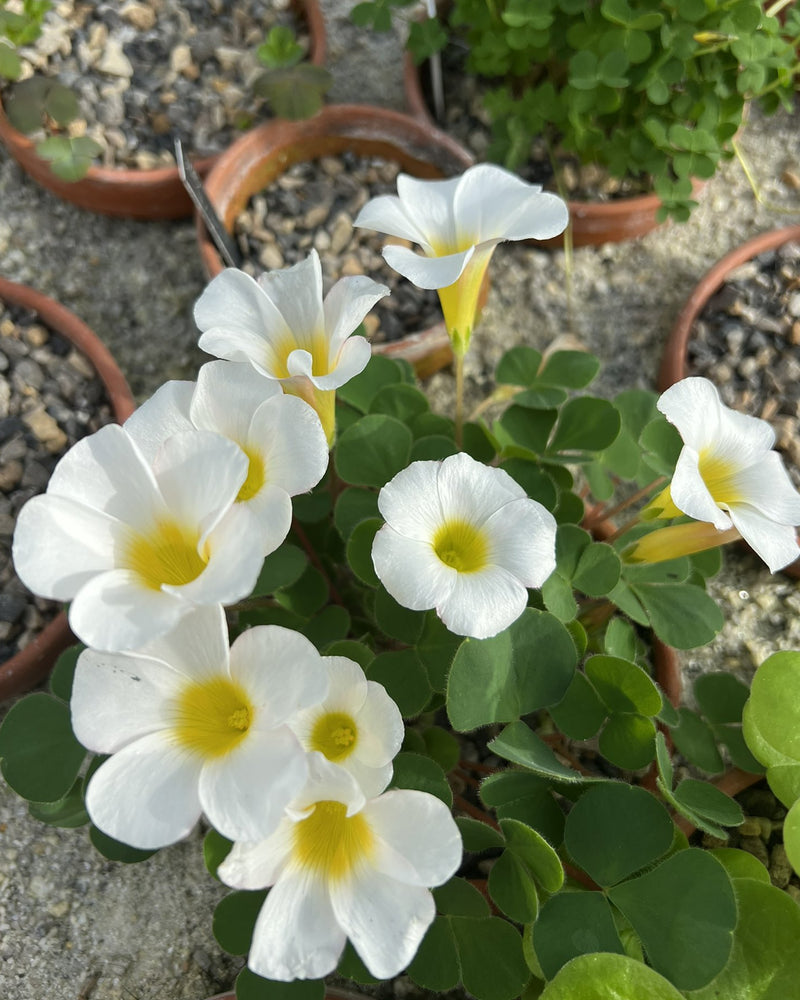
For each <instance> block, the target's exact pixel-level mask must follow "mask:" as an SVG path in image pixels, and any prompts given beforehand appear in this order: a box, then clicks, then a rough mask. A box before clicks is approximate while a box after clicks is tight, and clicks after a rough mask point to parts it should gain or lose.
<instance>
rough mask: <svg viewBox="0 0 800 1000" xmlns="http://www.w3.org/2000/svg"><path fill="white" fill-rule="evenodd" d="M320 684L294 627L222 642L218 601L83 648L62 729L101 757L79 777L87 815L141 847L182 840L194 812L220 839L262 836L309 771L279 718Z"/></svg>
mask: <svg viewBox="0 0 800 1000" xmlns="http://www.w3.org/2000/svg"><path fill="white" fill-rule="evenodd" d="M327 686H328V680H327V674H326V671H325V668H324V666H323V663H322V659H321V657H320V655H319V653H318V652H317V650H316V649H315V648H314V646H313V645H312V644H311V642H309V640H308V639H306V638H305V637H304V636H302V635H300V633H298V632H292V631H291V630H289V629H285V628H281V627H280V626H278V625H262V626H256V627H254V628H252V629H249V630H248V631H246V632H243V633H242V634H241V635H240V636H239V638H238V639H236V641H235V642H234V643H233V645H232V646H231V648H230V650H229V649H228V639H227V629H226V626H225V616H224V613H223V611H222V609H221V608H219V607H216V608H201V609H197V610H195V611H192V612H191V613H190V614H188V615H186V616H185V618H183V620H182V621H181V622H180V623H179V625H178V626H177V627H176V628H175V629H174V630H173V631H172V632H171V633H169V635H167V636H164V637H163V638H162V639H160V640H157V641H155V642H153V643H151V644H149V645H148V646H146V647H145V648H144V649H142V650H140V651H138V652H131V653H117V654H113V653H99V652H96V651H95V650H86V651H85V652H83V653H82V654H81V655H80V657H79V659H78V666H77V669H76V671H75V682H74V686H73V690H72V700H71V708H72V726H73V729H74V731H75V735H76V736H77V737H78V739H79V740H80V742H81V743H82V744H83V745H84V746H85V747H87V748H88V749H89V750H93V751H95V752H96V753H103V754H112V756H111V757H110V758H109V760H107V761H105V762H104V763H103V764H101V766H100V768H99V769H98V770H97V771H96V772H95V774H94V775H93V776H92V778H91V779H90V781H89V786H88V788H87V793H86V808H87V811H88V813H89V815H90V816H91V818H92V821H93V822H94V823H95V825H96V826H98V827H99V828H100V829H101V830H102V831H103V832H104V833H107V834H108V835H109V836H111V837H114V838H115V839H117V840H121V841H123V842H124V843H126V844H131V845H133V846H134V847H139V848H144V849H153V848H158V847H163V846H165V845H166V844H171V843H173V842H174V841H176V840H179V839H180V838H181V837H184V836H186V834H188V833H189V831H190V830H191V829H192V827H193V826H194V825H195V823H196V822H197V820H198V819H199V817H200V813H201V811H202V812H204V813H205V814H206V816H207V817H208V819H209V820H210V822H211V823H212V824H213V825H214V826H215V827H216V829H217V830H219V832H220V833H222V834H224V835H225V836H226V837H229V838H231V839H234V838H241V839H243V840H260V839H262V838H263V837H266V836H269V834H270V833H271V832H272V831H273V830H274V829H275V828H276V826H277V824H278V822H279V820H280V818H281V816H282V814H283V810H284V808H285V807H286V806H287V805H288V803H289V802H290V801H291V800H292V799H294V798H295V797H296V796H297V794H298V791H299V790H300V789H302V787H303V786H304V784H305V781H306V777H307V773H308V764H307V760H308V755H307V754H306V753H305V751H304V750H303V748H302V747H301V746H300V744H299V742H298V741H297V739H296V737H295V736H294V734H293V733H292V732H291V730H290V729H289V728H288V726H287V725H286V722H287V720H288V719H289V717H290V716H291V715H292V714H293V713H294V712H296V711H298V710H301V709H306V708H308V707H309V706H310V705H313V704H314V703H315V702H317V701H319V700H320V699H321V698H324V696H325V693H326V691H327Z"/></svg>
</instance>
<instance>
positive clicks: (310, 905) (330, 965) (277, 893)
mask: <svg viewBox="0 0 800 1000" xmlns="http://www.w3.org/2000/svg"><path fill="white" fill-rule="evenodd" d="M344 945H345V933H344V931H343V930H342V929H341V928H340V927H339V925H338V923H337V921H336V918H335V917H334V914H333V909H332V908H331V904H330V899H329V896H328V892H327V889H326V887H325V885H324V884H323V883H321V882H320V881H319V880H317V879H315V878H314V877H313V876H312V875H309V874H308V873H306V872H304V871H292V872H287V873H286V874H285V875H283V876H282V877H281V878H279V879H278V881H277V882H276V883H275V885H274V886H273V888H272V889H271V890H270V894H269V896H267V899H266V902H265V903H264V905H263V906H262V908H261V912H260V913H259V915H258V920H257V921H256V926H255V930H254V931H253V943H252V945H251V946H250V954H249V955H248V958H247V964H248V966H249V968H250V969H251V970H252V971H253V972H255V973H256V975H258V976H263V977H264V978H265V979H276V980H278V982H291V981H292V980H294V979H320V978H321V977H322V976H326V975H327V974H328V973H329V972H333V970H334V969H335V968H336V966H337V965H338V963H339V957H340V955H341V953H342V951H343V949H344Z"/></svg>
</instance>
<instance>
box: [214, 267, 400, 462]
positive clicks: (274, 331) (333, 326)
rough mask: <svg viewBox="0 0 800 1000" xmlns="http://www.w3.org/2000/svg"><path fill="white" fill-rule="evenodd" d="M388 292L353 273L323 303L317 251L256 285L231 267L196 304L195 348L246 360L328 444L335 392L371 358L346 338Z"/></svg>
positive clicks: (356, 340) (363, 346)
mask: <svg viewBox="0 0 800 1000" xmlns="http://www.w3.org/2000/svg"><path fill="white" fill-rule="evenodd" d="M388 294H389V289H388V288H386V286H385V285H379V284H377V283H376V282H374V281H372V279H371V278H367V277H364V276H363V275H355V276H353V277H348V278H341V279H340V280H339V281H337V282H336V284H335V285H334V286H333V288H331V290H330V292H329V293H328V294H327V296H326V297H325V300H324V301H323V298H322V268H321V267H320V262H319V256H318V255H317V252H316V250H312V251H311V254H310V255H309V257H308V258H307V259H306V260H304V261H301V262H300V263H299V264H295V265H294V267H290V268H286V269H285V270H282V271H272V272H270V273H268V274H262V275H261V276H260V277H259V279H258V281H255V280H254V279H253V278H251V277H250V276H249V275H247V274H245V273H244V271H237V270H235V269H233V268H229V269H227V270H225V271H223V272H222V273H221V274H219V275H217V277H216V278H214V280H213V281H212V282H211V283H210V284H209V286H208V287H207V288H206V290H205V291H204V292H203V294H202V295H201V296H200V298H199V299H198V301H197V304H196V306H195V310H194V318H195V322H196V323H197V326H198V327H199V329H200V330H201V333H202V335H201V337H200V340H199V344H200V347H201V348H202V349H203V350H204V351H208V353H209V354H213V355H216V357H219V358H227V359H228V360H229V361H244V362H249V363H250V364H251V365H253V367H254V368H255V369H256V370H257V371H259V372H260V373H261V374H262V375H263V376H265V377H266V378H269V379H275V380H277V381H279V382H280V383H281V384H282V386H283V389H284V391H285V392H289V393H291V394H293V395H296V396H300V397H302V398H303V399H305V400H306V401H307V402H308V403H310V404H311V406H313V407H314V409H315V410H316V411H317V413H318V414H319V417H320V420H321V421H322V426H323V427H324V429H325V433H326V435H327V437H328V441H329V442H331V441H332V439H333V425H334V421H333V406H334V395H335V390H336V389H338V388H339V386H342V385H344V384H345V382H347V381H348V380H349V379H351V378H352V377H353V376H354V375H358V373H359V372H360V371H363V369H364V368H365V367H366V364H367V362H368V361H369V358H370V346H369V343H368V341H367V340H365V339H364V338H363V337H351V336H350V334H352V332H353V331H354V330H355V329H356V327H357V326H358V325H359V323H361V321H362V320H363V319H364V317H365V316H366V314H367V313H368V312H369V310H370V309H371V308H372V307H373V306H374V305H375V303H376V302H377V301H378V300H379V299H382V298H383V297H384V296H385V295H388Z"/></svg>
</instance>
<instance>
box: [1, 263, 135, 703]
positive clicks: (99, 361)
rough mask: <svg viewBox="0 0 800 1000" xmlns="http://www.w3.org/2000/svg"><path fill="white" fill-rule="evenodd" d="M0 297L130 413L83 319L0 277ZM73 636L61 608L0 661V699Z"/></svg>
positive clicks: (115, 373)
mask: <svg viewBox="0 0 800 1000" xmlns="http://www.w3.org/2000/svg"><path fill="white" fill-rule="evenodd" d="M0 299H2V300H3V301H4V302H6V303H8V304H9V305H15V306H19V307H21V308H24V309H31V310H33V311H35V312H36V314H37V315H38V316H39V318H40V319H41V320H42V322H43V323H44V324H45V325H46V326H48V327H49V328H50V329H51V330H52V331H53V332H54V333H57V334H58V335H59V336H61V337H63V338H64V339H65V340H68V341H69V342H70V343H71V344H73V345H74V346H75V347H76V348H77V349H78V350H79V351H80V352H81V353H82V354H84V355H85V356H86V357H87V359H88V360H89V361H90V362H91V363H92V366H93V367H94V369H95V371H96V372H97V376H98V378H99V379H100V381H101V382H102V383H103V386H104V388H105V391H106V395H107V396H108V399H109V402H110V404H111V409H112V411H113V413H114V417H115V419H116V420H117V421H118V422H119V423H122V422H123V421H124V420H125V419H126V418H127V417H129V416H130V414H131V413H133V411H134V409H135V405H136V404H135V403H134V400H133V395H132V394H131V391H130V388H129V386H128V383H127V381H126V380H125V376H124V375H123V374H122V372H121V371H120V370H119V368H118V367H117V363H116V362H115V361H114V358H113V357H112V355H111V352H110V351H109V350H108V348H107V347H106V346H105V344H104V343H103V342H102V341H101V340H100V339H99V338H98V337H97V335H96V334H95V333H94V332H93V331H92V330H91V329H90V328H89V327H88V326H87V325H86V323H84V322H83V320H81V319H79V318H78V317H77V316H76V315H75V314H74V313H72V312H70V311H69V309H67V308H66V307H65V306H62V305H61V304H60V303H59V302H56V301H55V300H54V299H51V298H48V297H47V296H46V295H43V294H42V293H41V292H38V291H36V289H34V288H31V287H30V286H28V285H20V284H17V283H15V282H12V281H7V280H6V279H5V278H1V277H0ZM74 641H75V637H74V636H73V635H72V632H71V631H70V629H69V623H68V621H67V616H66V614H65V612H63V611H62V612H60V613H59V614H57V615H56V617H55V618H53V620H52V621H51V622H49V623H48V624H47V625H46V626H45V627H44V628H43V629H42V631H41V632H40V633H39V634H38V635H37V636H35V637H34V638H33V639H32V640H31V642H29V643H28V645H27V646H25V647H24V649H21V650H20V651H19V652H18V653H16V654H15V655H14V656H12V657H11V659H9V660H6V662H5V663H3V664H2V665H0V701H4V700H5V699H6V698H10V697H12V696H14V695H17V694H21V693H22V692H23V691H26V690H28V689H29V688H31V687H33V686H34V685H35V684H37V683H38V682H39V681H40V680H43V679H44V677H45V676H46V675H47V673H48V672H49V670H50V668H51V667H52V665H53V663H54V662H55V659H56V657H57V656H58V655H59V654H60V653H61V652H62V651H63V650H64V649H66V648H67V646H69V645H71V644H72V643H73V642H74Z"/></svg>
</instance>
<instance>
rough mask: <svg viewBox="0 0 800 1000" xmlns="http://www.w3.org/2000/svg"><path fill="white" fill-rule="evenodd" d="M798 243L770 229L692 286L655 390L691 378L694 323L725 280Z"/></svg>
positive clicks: (791, 234) (792, 229)
mask: <svg viewBox="0 0 800 1000" xmlns="http://www.w3.org/2000/svg"><path fill="white" fill-rule="evenodd" d="M793 240H800V225H799V226H787V227H786V228H784V229H773V230H770V231H769V232H766V233H761V234H760V235H759V236H755V237H753V239H752V240H748V241H747V242H746V243H743V244H742V245H741V246H738V247H736V249H735V250H732V251H731V252H730V253H729V254H727V255H726V256H725V257H723V258H722V260H720V261H718V262H717V263H716V264H715V265H714V266H713V267H712V268H711V270H710V271H708V272H707V273H706V274H705V275H704V276H703V277H702V278H701V279H700V281H699V283H698V284H697V285H696V286H695V288H694V290H693V291H692V293H691V295H690V296H689V298H688V299H687V300H686V304H685V305H684V307H683V309H681V311H680V313H679V314H678V318H677V319H676V320H675V325H674V326H673V327H672V330H671V332H670V335H669V337H668V339H667V343H666V347H665V348H664V354H663V356H662V358H661V367H660V369H659V372H658V388H659V390H660V391H661V392H663V391H664V390H665V389H668V388H669V387H670V386H671V385H673V384H674V383H675V382H678V381H680V380H681V379H682V378H686V376H687V375H691V369H690V366H689V341H690V340H691V337H692V330H693V329H694V324H695V320H696V319H697V318H698V316H699V315H700V313H701V312H702V311H703V309H704V308H705V306H706V304H707V302H708V301H709V299H710V298H711V297H712V296H713V295H714V294H715V293H716V292H717V291H718V290H719V289H720V288H721V287H722V285H723V284H724V283H725V279H726V278H727V277H728V275H729V274H730V273H731V271H733V270H735V269H736V268H737V267H740V266H741V265H742V264H744V263H746V262H747V261H748V260H752V258H753V257H757V256H758V255H759V254H762V253H765V252H766V251H768V250H775V249H777V248H778V247H780V246H783V244H784V243H789V242H791V241H793ZM782 572H784V573H789V574H790V575H791V576H794V577H800V560H797V561H796V562H793V563H792V564H791V566H787V567H786V569H784V570H782Z"/></svg>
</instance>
